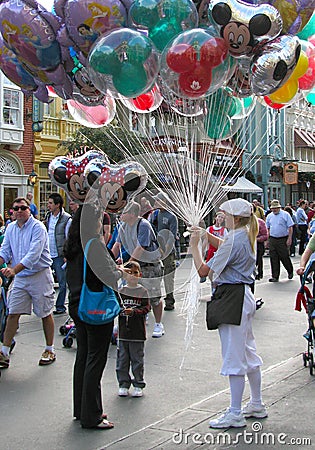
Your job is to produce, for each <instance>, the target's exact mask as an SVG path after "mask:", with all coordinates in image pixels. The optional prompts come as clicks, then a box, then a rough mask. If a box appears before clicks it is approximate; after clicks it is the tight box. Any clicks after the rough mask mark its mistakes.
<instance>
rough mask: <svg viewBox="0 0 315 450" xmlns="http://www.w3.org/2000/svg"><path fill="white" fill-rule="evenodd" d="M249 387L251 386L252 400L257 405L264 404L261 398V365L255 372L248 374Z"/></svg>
mask: <svg viewBox="0 0 315 450" xmlns="http://www.w3.org/2000/svg"><path fill="white" fill-rule="evenodd" d="M247 378H248V382H249V387H250V402H251V403H252V404H253V405H255V406H261V405H262V398H261V372H260V367H258V369H257V370H255V371H254V372H250V373H248V374H247Z"/></svg>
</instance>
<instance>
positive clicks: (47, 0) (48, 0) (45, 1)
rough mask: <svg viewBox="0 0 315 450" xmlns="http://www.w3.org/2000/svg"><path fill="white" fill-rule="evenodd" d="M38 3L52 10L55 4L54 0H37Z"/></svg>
mask: <svg viewBox="0 0 315 450" xmlns="http://www.w3.org/2000/svg"><path fill="white" fill-rule="evenodd" d="M37 3H39V4H40V5H42V6H44V7H45V8H46V9H47V11H51V9H52V7H53V4H54V0H37Z"/></svg>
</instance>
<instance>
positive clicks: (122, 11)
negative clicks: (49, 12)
mask: <svg viewBox="0 0 315 450" xmlns="http://www.w3.org/2000/svg"><path fill="white" fill-rule="evenodd" d="M63 14H64V21H65V24H66V27H67V32H68V34H69V36H71V39H72V40H73V41H74V42H75V44H76V45H77V47H79V49H80V50H81V52H82V53H83V55H84V56H87V55H88V53H89V50H90V48H91V47H92V45H93V43H94V42H95V41H96V39H97V38H98V37H99V36H101V35H103V34H104V33H106V32H108V31H110V30H113V29H115V28H122V27H124V26H126V23H127V11H126V8H125V6H124V4H123V3H122V2H121V1H120V0H97V1H92V0H68V1H66V2H65V4H64V6H63Z"/></svg>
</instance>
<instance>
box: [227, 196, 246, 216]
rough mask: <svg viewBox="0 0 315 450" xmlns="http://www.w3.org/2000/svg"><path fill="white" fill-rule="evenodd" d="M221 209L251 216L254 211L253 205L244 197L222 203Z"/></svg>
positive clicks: (238, 214) (233, 214) (237, 214)
mask: <svg viewBox="0 0 315 450" xmlns="http://www.w3.org/2000/svg"><path fill="white" fill-rule="evenodd" d="M220 209H221V210H222V211H224V212H226V213H228V214H232V216H240V217H250V216H251V215H252V212H253V206H252V204H251V203H249V202H248V201H247V200H244V199H243V198H233V199H232V200H228V201H227V202H224V203H222V205H221V206H220Z"/></svg>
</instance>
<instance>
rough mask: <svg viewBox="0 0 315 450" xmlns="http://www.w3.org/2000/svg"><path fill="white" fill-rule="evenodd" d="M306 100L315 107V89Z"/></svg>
mask: <svg viewBox="0 0 315 450" xmlns="http://www.w3.org/2000/svg"><path fill="white" fill-rule="evenodd" d="M306 100H307V101H308V102H309V103H310V104H311V105H313V106H315V89H313V90H312V91H311V92H309V93H308V94H307V96H306Z"/></svg>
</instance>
